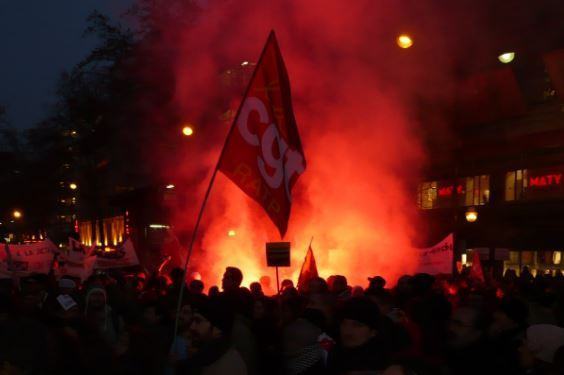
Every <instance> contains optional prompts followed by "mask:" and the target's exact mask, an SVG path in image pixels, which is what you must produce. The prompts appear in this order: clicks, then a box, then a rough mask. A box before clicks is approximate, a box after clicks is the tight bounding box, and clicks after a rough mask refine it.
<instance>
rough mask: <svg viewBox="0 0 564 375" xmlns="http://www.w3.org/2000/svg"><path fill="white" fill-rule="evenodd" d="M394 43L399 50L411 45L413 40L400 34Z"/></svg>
mask: <svg viewBox="0 0 564 375" xmlns="http://www.w3.org/2000/svg"><path fill="white" fill-rule="evenodd" d="M396 43H397V44H398V47H399V48H403V49H406V48H409V47H411V46H412V45H413V39H411V37H410V36H409V35H407V34H401V35H400V36H398V37H397V39H396Z"/></svg>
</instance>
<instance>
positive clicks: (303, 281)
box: [298, 245, 318, 290]
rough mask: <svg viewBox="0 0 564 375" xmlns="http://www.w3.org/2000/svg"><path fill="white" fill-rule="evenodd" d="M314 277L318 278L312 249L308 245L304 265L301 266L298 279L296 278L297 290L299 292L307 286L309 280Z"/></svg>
mask: <svg viewBox="0 0 564 375" xmlns="http://www.w3.org/2000/svg"><path fill="white" fill-rule="evenodd" d="M316 277H318V274H317V265H316V264H315V257H314V256H313V249H312V248H311V245H309V248H308V249H307V254H306V257H305V259H304V264H302V269H301V271H300V277H299V278H298V289H299V290H301V289H302V288H304V287H305V286H306V285H307V283H308V282H309V280H311V279H313V278H316Z"/></svg>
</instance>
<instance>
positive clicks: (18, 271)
mask: <svg viewBox="0 0 564 375" xmlns="http://www.w3.org/2000/svg"><path fill="white" fill-rule="evenodd" d="M56 251H57V247H56V246H55V244H54V243H53V242H51V241H50V240H45V241H41V242H36V243H32V244H28V245H11V244H5V245H4V248H3V249H2V251H1V253H2V254H1V255H0V263H1V264H0V277H1V278H10V277H12V276H13V275H17V276H27V275H30V274H32V273H45V274H46V273H49V271H50V270H51V266H52V264H53V257H54V255H55V252H56Z"/></svg>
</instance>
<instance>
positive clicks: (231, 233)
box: [227, 229, 237, 237]
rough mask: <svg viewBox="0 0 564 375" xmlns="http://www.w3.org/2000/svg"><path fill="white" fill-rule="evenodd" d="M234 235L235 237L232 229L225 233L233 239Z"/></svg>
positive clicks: (235, 233)
mask: <svg viewBox="0 0 564 375" xmlns="http://www.w3.org/2000/svg"><path fill="white" fill-rule="evenodd" d="M236 235H237V232H235V230H234V229H230V230H229V231H228V232H227V236H229V237H235V236H236Z"/></svg>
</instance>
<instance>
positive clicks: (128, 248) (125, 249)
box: [94, 239, 139, 270]
mask: <svg viewBox="0 0 564 375" xmlns="http://www.w3.org/2000/svg"><path fill="white" fill-rule="evenodd" d="M96 258H97V259H96V264H95V265H94V268H96V269H102V270H104V269H108V268H120V267H130V266H137V265H138V264H139V258H137V253H136V252H135V248H134V247H133V242H131V240H130V239H127V240H126V241H125V242H124V243H123V244H121V245H120V246H118V248H117V249H116V251H111V252H108V253H98V254H97V257H96Z"/></svg>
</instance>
